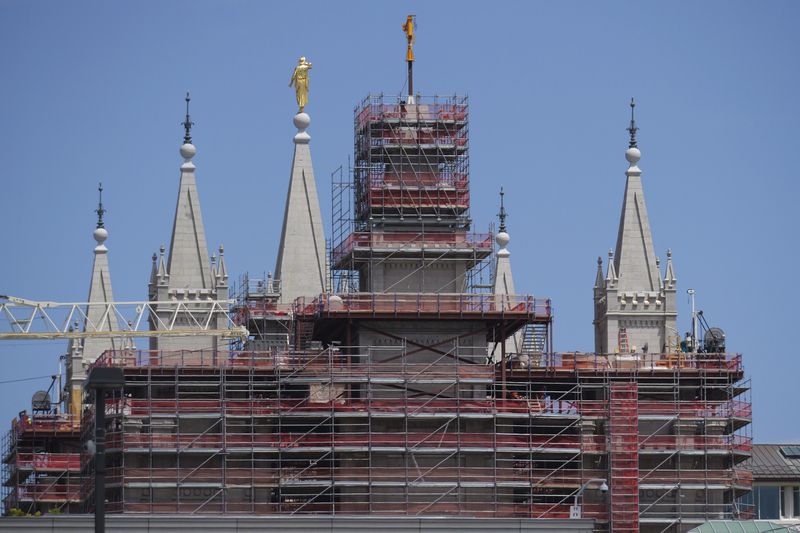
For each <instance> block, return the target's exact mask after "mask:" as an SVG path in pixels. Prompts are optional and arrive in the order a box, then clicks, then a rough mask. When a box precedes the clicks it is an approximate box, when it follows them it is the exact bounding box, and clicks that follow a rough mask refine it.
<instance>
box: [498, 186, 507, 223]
mask: <svg viewBox="0 0 800 533" xmlns="http://www.w3.org/2000/svg"><path fill="white" fill-rule="evenodd" d="M505 194H506V193H505V192H504V191H503V187H500V212H499V213H498V214H497V217H498V218H499V219H500V231H501V232H503V233H505V231H506V217H507V216H508V213H507V212H506V208H505V205H504V203H503V197H504V196H505Z"/></svg>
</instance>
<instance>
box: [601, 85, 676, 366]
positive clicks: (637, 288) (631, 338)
mask: <svg viewBox="0 0 800 533" xmlns="http://www.w3.org/2000/svg"><path fill="white" fill-rule="evenodd" d="M634 108H635V103H634V101H633V100H631V123H630V126H629V127H628V132H629V134H630V142H629V145H628V149H627V151H626V152H625V159H626V160H627V161H628V163H629V167H628V170H627V171H625V175H626V176H627V180H626V183H625V192H624V195H623V201H622V213H621V215H620V221H619V232H618V234H617V245H616V249H615V251H609V253H608V264H607V270H606V274H605V275H603V261H602V258H598V262H597V272H596V275H595V284H594V309H595V313H594V315H595V318H594V327H595V351H596V352H598V353H633V352H650V353H662V352H665V351H670V350H672V349H675V348H677V342H678V336H679V334H678V331H677V330H676V329H675V322H676V319H677V309H676V302H675V291H676V284H677V280H676V279H675V275H674V270H673V266H672V253H671V252H669V251H668V252H667V269H666V274H665V275H664V278H662V277H661V273H660V269H659V266H660V262H659V260H658V258H657V257H656V255H655V251H654V247H653V236H652V233H651V231H650V221H649V218H648V216H647V206H646V205H645V200H644V189H643V187H642V171H641V169H640V168H639V166H638V162H639V159H640V158H641V156H642V153H641V151H640V150H639V148H638V146H637V142H636V132H637V131H638V128H637V127H636V122H635V119H634V114H633V112H634Z"/></svg>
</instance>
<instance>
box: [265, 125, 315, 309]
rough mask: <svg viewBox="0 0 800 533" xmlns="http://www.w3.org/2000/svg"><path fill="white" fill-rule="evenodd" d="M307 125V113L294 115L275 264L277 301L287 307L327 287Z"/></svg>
mask: <svg viewBox="0 0 800 533" xmlns="http://www.w3.org/2000/svg"><path fill="white" fill-rule="evenodd" d="M310 124H311V117H309V116H308V114H307V113H298V114H297V115H295V117H294V125H295V127H296V128H297V134H296V135H295V136H294V157H293V158H292V170H291V172H290V173H289V190H288V191H287V193H286V209H285V211H284V215H283V228H282V229H281V243H280V248H278V261H277V263H276V265H275V283H276V284H279V285H280V295H281V296H280V301H281V302H283V303H286V304H290V303H292V302H294V300H295V299H296V298H298V297H300V296H305V297H307V298H314V297H317V296H319V295H320V294H322V293H323V292H325V286H326V282H325V280H326V278H327V270H328V269H327V261H326V257H325V232H324V230H323V227H322V214H321V211H320V208H319V197H318V196H317V183H316V181H315V179H314V167H313V165H312V163H311V148H310V146H309V142H310V141H311V136H310V135H309V134H308V133H307V132H306V129H307V128H308V126H309V125H310Z"/></svg>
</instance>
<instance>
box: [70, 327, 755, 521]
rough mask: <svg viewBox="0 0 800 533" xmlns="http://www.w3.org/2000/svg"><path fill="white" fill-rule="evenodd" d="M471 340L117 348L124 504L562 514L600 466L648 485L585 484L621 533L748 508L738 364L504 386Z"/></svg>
mask: <svg viewBox="0 0 800 533" xmlns="http://www.w3.org/2000/svg"><path fill="white" fill-rule="evenodd" d="M474 348H475V347H465V346H459V345H458V341H457V340H456V341H454V342H453V343H451V345H450V346H449V347H448V348H447V349H446V350H443V352H444V354H443V355H441V356H440V357H438V358H436V359H433V360H430V359H421V358H418V357H415V356H414V355H413V354H412V352H413V346H410V345H403V346H399V347H392V348H387V347H382V348H378V347H374V346H351V347H345V346H330V347H328V348H324V349H318V350H303V351H281V350H275V351H272V352H263V353H254V352H229V353H227V354H224V355H223V356H220V354H219V353H218V354H217V355H216V357H215V356H214V354H212V353H211V352H209V353H208V354H205V353H202V352H172V353H164V352H138V353H137V354H136V356H135V357H131V355H130V353H128V352H119V353H116V352H107V353H106V354H105V355H104V356H103V357H102V358H101V359H100V360H99V361H98V362H97V363H96V364H98V365H113V366H119V367H122V368H123V369H124V371H125V377H126V385H125V389H124V393H123V394H122V395H120V396H118V397H116V398H115V399H109V400H108V402H107V405H108V407H107V413H108V418H109V421H108V424H109V425H108V428H107V429H108V460H109V480H108V482H109V485H108V487H109V488H108V495H109V511H112V512H114V511H116V512H186V513H234V514H235V513H250V514H252V513H255V514H272V513H281V514H343V515H353V514H368V513H370V514H384V515H385V514H397V515H448V514H453V515H461V516H480V517H527V518H564V517H567V516H568V515H569V506H570V505H571V503H572V499H573V498H574V497H575V495H576V494H577V493H578V491H579V490H580V487H581V486H582V485H583V484H584V483H586V482H587V481H588V480H590V479H595V478H603V479H608V481H609V486H610V487H611V491H612V493H614V492H616V493H617V494H616V497H619V496H620V495H621V494H622V493H623V492H624V489H625V488H626V487H636V490H635V491H632V492H631V491H629V492H628V493H627V495H625V494H622V495H625V497H626V498H628V499H631V498H634V499H635V500H636V501H633V500H631V501H627V500H626V502H621V501H620V500H611V501H609V500H607V499H605V498H604V497H603V495H602V494H599V493H597V491H587V492H585V493H584V494H583V495H582V496H583V506H582V507H583V516H584V517H592V518H595V519H596V520H597V521H598V524H601V526H602V524H609V523H610V524H611V527H613V530H615V531H621V530H624V529H627V530H632V531H633V530H637V527H642V528H650V529H653V528H655V529H654V530H662V529H664V530H670V528H671V527H673V526H675V524H672V522H673V521H674V520H676V519H677V518H679V519H680V521H681V523H683V524H690V523H700V522H702V521H704V520H707V519H709V518H716V517H719V516H724V517H729V518H740V517H746V516H747V512H748V510H747V509H742V508H741V507H740V506H738V505H737V504H736V499H737V496H739V495H741V494H742V493H743V492H744V491H746V490H748V489H749V485H750V482H751V479H750V477H749V475H748V473H747V472H746V471H744V470H742V469H741V468H740V464H741V463H742V462H743V461H744V460H745V459H746V458H747V457H748V456H749V450H750V447H751V439H750V437H749V435H748V433H747V429H748V428H749V421H750V416H751V412H750V404H749V398H748V391H749V386H748V383H747V382H742V381H741V378H742V376H741V372H742V369H741V358H739V357H738V356H727V355H718V356H714V355H710V354H689V355H684V356H683V357H681V358H680V359H678V358H676V357H674V356H673V355H654V354H651V357H649V358H648V359H647V360H640V361H637V362H635V363H632V362H631V361H630V360H628V359H620V358H618V357H617V356H611V355H610V356H601V355H596V354H581V353H569V354H545V356H544V357H543V358H542V359H541V361H539V362H538V364H537V365H528V366H521V365H518V364H512V365H511V367H510V368H508V369H506V370H507V371H506V373H505V382H504V385H505V388H506V389H507V394H506V396H505V397H503V395H502V393H501V392H500V391H501V389H502V388H503V387H502V385H503V383H501V380H503V379H504V378H503V373H502V372H501V368H500V365H486V364H485V362H484V361H482V360H480V359H479V358H477V357H476V356H475V355H474V354H475V351H474ZM398 356H399V357H398ZM90 418H91V416H90V415H87V419H90ZM84 475H85V481H86V482H87V483H89V484H90V483H91V481H90V480H91V476H90V475H88V472H85V473H84ZM90 492H91V490H90V489H87V490H85V491H84V493H85V494H90ZM592 492H594V493H592ZM88 501H91V499H89V500H88ZM619 503H624V504H626V505H622V506H621V507H620V508H619V509H620V510H615V509H618V508H617V507H615V505H619ZM628 503H631V504H634V505H632V506H631V505H627V504H628ZM637 509H638V511H637ZM637 521H638V522H639V524H638V525H637V523H636V522H637Z"/></svg>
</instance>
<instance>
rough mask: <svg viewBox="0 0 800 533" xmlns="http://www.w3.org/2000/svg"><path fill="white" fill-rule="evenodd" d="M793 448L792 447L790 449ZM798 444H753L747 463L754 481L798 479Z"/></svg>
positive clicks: (799, 478) (799, 462) (799, 476)
mask: <svg viewBox="0 0 800 533" xmlns="http://www.w3.org/2000/svg"><path fill="white" fill-rule="evenodd" d="M791 448H793V449H791ZM798 452H800V444H755V445H753V455H752V458H751V459H750V461H749V462H748V463H747V465H748V466H749V467H750V468H751V469H752V471H753V479H754V481H756V482H758V481H766V480H770V481H777V480H800V453H798Z"/></svg>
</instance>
